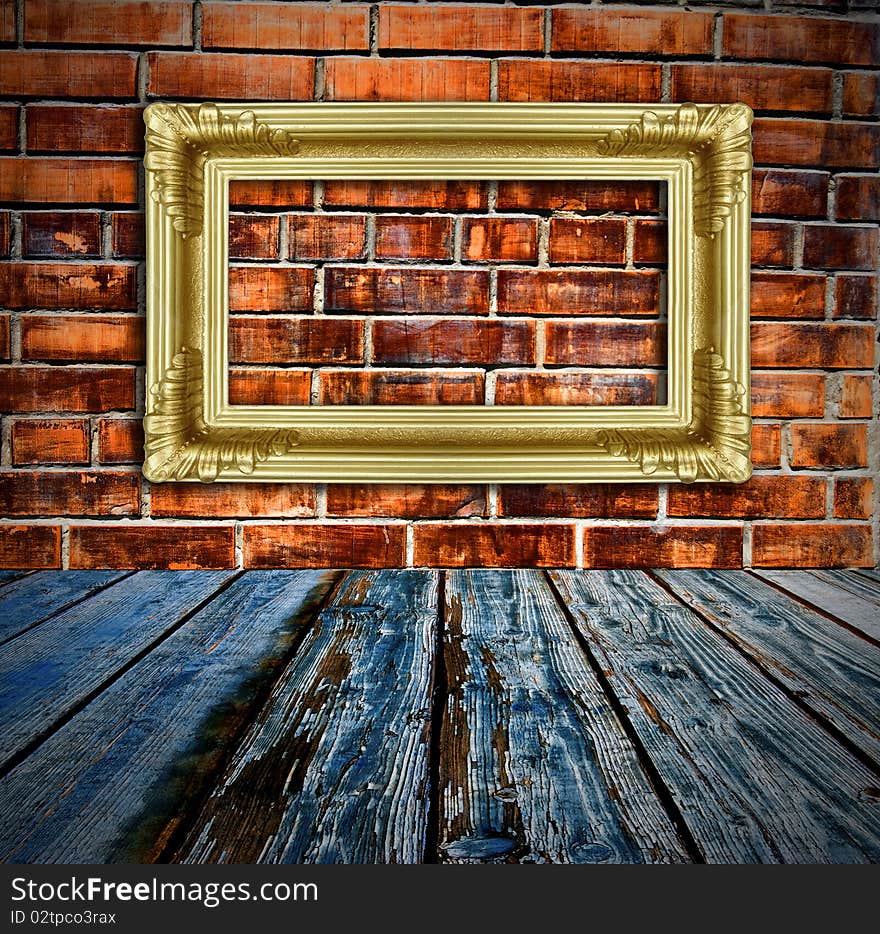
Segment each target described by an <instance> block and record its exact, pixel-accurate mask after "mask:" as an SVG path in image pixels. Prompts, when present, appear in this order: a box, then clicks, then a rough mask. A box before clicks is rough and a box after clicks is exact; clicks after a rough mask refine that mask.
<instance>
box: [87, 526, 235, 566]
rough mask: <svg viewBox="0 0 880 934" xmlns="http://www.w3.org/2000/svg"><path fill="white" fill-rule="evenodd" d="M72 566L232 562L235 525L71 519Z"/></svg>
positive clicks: (184, 564) (173, 564)
mask: <svg viewBox="0 0 880 934" xmlns="http://www.w3.org/2000/svg"><path fill="white" fill-rule="evenodd" d="M70 566H71V567H72V568H171V569H180V568H231V567H235V529H234V528H233V527H232V526H222V525H204V526H199V525H177V526H169V525H159V524H158V523H155V522H150V523H148V524H144V525H119V524H116V525H74V526H71V529H70Z"/></svg>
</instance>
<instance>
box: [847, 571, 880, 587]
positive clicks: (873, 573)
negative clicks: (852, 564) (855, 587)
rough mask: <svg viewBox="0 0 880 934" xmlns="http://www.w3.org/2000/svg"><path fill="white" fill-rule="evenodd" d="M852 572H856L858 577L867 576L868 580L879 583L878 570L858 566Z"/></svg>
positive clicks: (879, 574) (879, 575)
mask: <svg viewBox="0 0 880 934" xmlns="http://www.w3.org/2000/svg"><path fill="white" fill-rule="evenodd" d="M853 574H858V575H859V576H860V577H867V578H868V580H872V581H876V582H877V583H878V584H880V570H877V569H876V568H874V569H869V568H858V569H857V570H854V571H853Z"/></svg>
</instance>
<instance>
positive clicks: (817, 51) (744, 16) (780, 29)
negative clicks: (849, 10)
mask: <svg viewBox="0 0 880 934" xmlns="http://www.w3.org/2000/svg"><path fill="white" fill-rule="evenodd" d="M722 36H723V39H722V54H723V55H729V56H731V57H732V58H742V59H781V60H784V61H791V62H828V63H829V64H834V65H841V64H846V65H873V64H876V62H877V60H878V59H880V25H878V24H877V23H874V22H868V21H858V20H854V19H850V20H847V19H832V18H822V17H806V16H799V17H795V16H787V15H782V16H767V15H763V14H761V15H756V14H751V13H725V14H724V24H723V33H722Z"/></svg>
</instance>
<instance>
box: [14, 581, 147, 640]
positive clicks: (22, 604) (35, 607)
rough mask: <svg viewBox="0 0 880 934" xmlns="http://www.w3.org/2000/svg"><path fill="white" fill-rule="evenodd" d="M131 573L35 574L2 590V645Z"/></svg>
mask: <svg viewBox="0 0 880 934" xmlns="http://www.w3.org/2000/svg"><path fill="white" fill-rule="evenodd" d="M129 576H131V571H36V572H35V573H33V574H29V575H28V576H27V577H22V578H21V579H20V580H17V581H14V582H13V583H10V584H7V585H6V586H5V587H4V588H3V589H2V590H0V643H2V642H6V641H8V640H9V639H13V638H15V636H17V635H18V634H19V633H20V632H23V631H24V630H26V629H30V628H31V627H32V626H36V625H37V624H38V623H41V622H42V621H43V620H45V619H48V618H49V617H50V616H53V615H54V614H56V613H61V612H63V611H64V610H66V609H67V608H68V607H71V606H73V605H74V604H75V603H79V602H80V601H82V600H87V599H88V598H89V597H91V596H92V595H93V594H94V593H97V592H98V591H99V590H102V589H103V588H105V587H108V586H110V585H111V584H113V583H115V582H116V581H119V580H122V579H123V578H125V577H129Z"/></svg>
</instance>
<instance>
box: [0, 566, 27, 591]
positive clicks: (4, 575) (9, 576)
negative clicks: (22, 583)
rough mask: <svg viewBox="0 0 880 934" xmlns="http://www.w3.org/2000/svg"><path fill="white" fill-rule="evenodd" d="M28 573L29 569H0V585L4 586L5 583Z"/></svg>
mask: <svg viewBox="0 0 880 934" xmlns="http://www.w3.org/2000/svg"><path fill="white" fill-rule="evenodd" d="M30 573H31V572H30V571H28V570H24V569H20V570H18V571H0V587H5V586H6V585H7V584H11V583H12V582H13V581H16V580H18V579H19V578H20V577H24V576H25V575H26V574H30Z"/></svg>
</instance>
